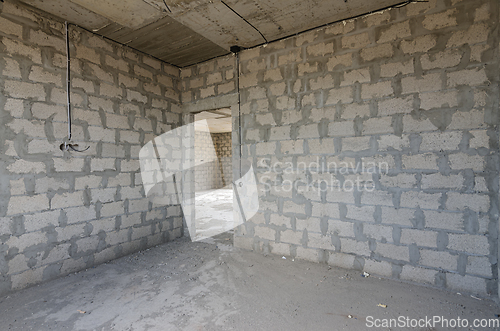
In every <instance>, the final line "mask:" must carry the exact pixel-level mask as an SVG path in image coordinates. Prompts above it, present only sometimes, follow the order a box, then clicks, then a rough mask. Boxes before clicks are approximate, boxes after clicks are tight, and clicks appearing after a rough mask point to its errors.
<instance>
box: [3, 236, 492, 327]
mask: <svg viewBox="0 0 500 331" xmlns="http://www.w3.org/2000/svg"><path fill="white" fill-rule="evenodd" d="M231 238H232V236H231V234H230V233H225V234H222V235H220V236H218V237H216V238H214V239H210V240H208V242H190V241H189V240H188V239H185V238H182V239H180V240H177V241H174V242H171V243H167V244H164V245H160V246H157V247H155V248H152V249H149V250H147V251H143V252H140V253H137V254H134V255H131V256H127V257H124V258H121V259H118V260H115V261H112V262H110V263H107V264H103V265H100V266H98V267H96V268H93V269H89V270H87V271H83V272H80V273H76V274H71V275H69V276H66V277H63V278H60V279H57V280H54V281H51V282H48V283H45V284H42V285H40V286H36V287H32V288H29V289H26V290H22V291H19V292H16V293H13V294H11V295H9V296H6V297H3V298H1V299H0V322H1V324H0V325H1V326H0V329H1V330H135V331H137V330H364V329H367V327H366V324H365V323H366V317H367V316H373V317H374V318H379V319H382V318H398V317H399V316H405V317H406V316H407V317H409V318H412V319H417V318H425V317H426V316H427V317H429V318H432V316H443V317H444V318H448V319H452V318H457V317H460V318H468V319H470V320H471V321H472V320H473V319H475V318H488V319H491V318H496V317H497V316H496V314H498V313H499V312H500V309H499V308H498V306H496V305H495V304H494V303H493V302H491V301H488V300H476V299H474V298H471V297H470V296H466V295H457V294H456V293H449V292H442V291H439V290H435V289H431V288H426V287H422V286H415V285H408V284H404V283H399V282H395V281H389V280H383V279H378V278H376V277H372V276H370V277H367V278H364V277H362V276H361V275H360V273H359V272H356V271H347V270H343V269H337V268H330V267H329V266H327V265H324V264H315V263H309V262H305V261H298V260H295V261H292V260H291V259H286V260H284V259H282V258H281V257H279V256H278V257H277V256H269V257H264V256H261V255H258V254H256V253H252V252H246V251H240V250H238V249H234V248H233V247H232V245H231ZM378 304H385V305H387V307H386V308H383V307H379V306H377V305H378ZM349 316H350V317H349ZM388 329H392V330H400V329H401V328H380V330H388ZM436 329H437V330H441V329H443V330H444V329H446V328H440V327H438V328H436ZM490 329H491V328H490ZM411 330H433V329H431V328H425V327H423V328H418V327H417V328H412V329H411ZM460 330H474V328H464V329H460ZM476 330H488V328H476Z"/></svg>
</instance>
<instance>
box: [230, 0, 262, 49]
mask: <svg viewBox="0 0 500 331" xmlns="http://www.w3.org/2000/svg"><path fill="white" fill-rule="evenodd" d="M221 2H222V4H223V5H224V6H226V7H227V8H228V9H229V10H230V11H232V12H233V13H235V14H236V15H238V17H239V18H241V19H242V20H243V21H245V22H246V23H247V24H248V25H250V26H251V27H252V28H254V29H255V31H257V32H258V33H259V34H260V35H261V36H262V38H263V39H264V40H265V41H266V43H268V41H267V39H266V37H264V35H263V34H262V32H260V31H259V29H257V28H256V27H255V26H253V25H252V23H250V22H249V21H247V20H246V19H245V18H244V17H243V16H241V15H240V14H238V12H236V10H234V9H233V8H231V7H229V5H228V4H227V3H225V2H224V1H222V0H221Z"/></svg>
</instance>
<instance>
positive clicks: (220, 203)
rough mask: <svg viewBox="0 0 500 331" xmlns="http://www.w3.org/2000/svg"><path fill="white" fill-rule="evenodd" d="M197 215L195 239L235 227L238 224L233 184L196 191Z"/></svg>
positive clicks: (201, 238) (208, 236)
mask: <svg viewBox="0 0 500 331" xmlns="http://www.w3.org/2000/svg"><path fill="white" fill-rule="evenodd" d="M195 215H196V235H195V241H198V240H203V239H205V238H210V237H213V236H215V235H218V234H221V233H223V232H226V231H229V230H231V229H234V228H235V227H236V225H237V224H234V216H233V190H232V188H231V186H228V187H224V188H222V189H218V190H206V191H200V192H196V198H195Z"/></svg>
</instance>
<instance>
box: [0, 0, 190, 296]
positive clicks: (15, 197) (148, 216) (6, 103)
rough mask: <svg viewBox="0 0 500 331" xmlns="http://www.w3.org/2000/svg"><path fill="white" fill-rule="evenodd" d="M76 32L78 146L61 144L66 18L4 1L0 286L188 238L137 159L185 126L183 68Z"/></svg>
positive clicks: (0, 289) (0, 32)
mask: <svg viewBox="0 0 500 331" xmlns="http://www.w3.org/2000/svg"><path fill="white" fill-rule="evenodd" d="M70 39H71V56H72V60H71V76H72V78H71V88H72V94H71V100H72V113H73V140H72V141H73V142H74V143H77V144H78V145H79V146H78V148H79V149H83V148H85V147H87V146H89V149H88V150H87V151H85V152H83V153H76V152H62V151H61V150H60V149H59V145H60V144H61V143H62V142H63V141H64V139H65V138H66V136H67V117H66V116H67V115H66V85H65V82H66V73H65V69H66V54H65V38H64V25H63V24H62V22H60V21H57V20H54V19H51V18H48V16H45V15H44V14H42V13H40V12H35V11H33V10H31V9H27V8H25V7H23V6H20V5H18V4H16V3H15V2H14V1H6V2H4V3H3V4H0V91H1V94H0V242H1V243H0V251H1V254H0V293H5V292H7V291H9V290H12V289H19V288H23V287H26V286H28V285H31V284H36V283H40V282H42V281H45V280H48V279H52V278H55V277H58V276H60V275H64V274H67V273H70V272H74V271H78V270H81V269H85V268H88V267H91V266H93V265H96V264H98V263H102V262H105V261H109V260H111V259H113V258H116V257H119V256H122V255H125V254H128V253H131V252H135V251H138V250H140V249H144V248H146V247H149V246H152V245H156V244H159V243H162V242H165V241H168V240H171V239H174V238H176V237H179V236H181V234H182V217H181V208H180V206H179V205H175V204H170V205H157V204H153V203H152V202H150V201H149V199H148V198H146V197H145V192H144V188H143V186H142V181H141V175H140V169H139V159H138V157H139V151H140V149H141V147H142V146H143V145H144V144H145V143H147V142H148V141H150V140H152V139H153V138H154V137H155V136H158V135H161V134H162V133H164V132H166V131H169V130H170V129H172V128H175V127H177V126H179V125H180V122H181V114H180V106H179V104H180V91H179V90H178V84H180V77H179V74H180V73H179V69H177V68H175V67H172V66H170V65H167V64H165V63H161V62H160V61H158V60H156V59H153V58H150V57H148V56H146V55H142V54H139V53H137V52H134V51H132V50H131V49H127V48H125V47H122V46H120V45H117V44H114V43H112V42H109V41H107V40H104V39H101V38H99V37H97V36H94V35H92V34H90V33H88V32H86V31H83V30H80V29H78V28H76V27H74V26H70ZM173 155H177V156H178V155H180V152H177V153H173ZM179 158H180V156H179Z"/></svg>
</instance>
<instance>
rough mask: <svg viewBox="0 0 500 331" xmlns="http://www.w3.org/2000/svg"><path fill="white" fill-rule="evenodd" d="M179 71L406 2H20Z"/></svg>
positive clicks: (206, 0)
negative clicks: (239, 49) (235, 50)
mask: <svg viewBox="0 0 500 331" xmlns="http://www.w3.org/2000/svg"><path fill="white" fill-rule="evenodd" d="M20 1H22V2H25V3H27V4H29V5H31V6H34V7H37V8H39V9H42V10H44V11H46V12H49V13H51V14H53V15H55V16H58V17H60V18H62V19H64V20H67V21H69V22H71V23H74V24H77V25H79V26H82V27H84V28H86V29H88V30H91V31H93V32H95V33H97V34H100V35H103V36H105V37H107V38H110V39H112V40H115V41H117V42H120V43H122V44H125V45H128V46H130V47H132V48H135V49H137V50H139V51H142V52H144V53H147V54H150V55H152V56H154V57H156V58H159V59H161V60H163V61H165V62H168V63H171V64H173V65H176V66H178V67H185V66H189V65H191V64H195V63H198V62H203V61H206V60H209V59H211V58H214V57H217V56H221V55H225V54H228V53H229V49H230V47H231V46H233V45H238V46H241V47H244V48H250V47H253V46H256V45H260V44H263V43H266V42H270V41H273V40H277V39H280V38H283V37H286V36H290V35H294V34H296V33H299V32H302V31H305V30H308V29H311V28H314V27H318V26H321V25H324V24H327V23H331V22H335V21H340V20H343V19H347V18H350V17H354V16H358V15H362V14H365V13H369V12H372V11H376V10H379V9H382V8H385V7H389V6H393V5H396V4H398V3H402V2H404V0H368V1H367V0H20Z"/></svg>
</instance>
